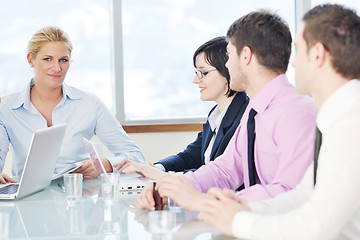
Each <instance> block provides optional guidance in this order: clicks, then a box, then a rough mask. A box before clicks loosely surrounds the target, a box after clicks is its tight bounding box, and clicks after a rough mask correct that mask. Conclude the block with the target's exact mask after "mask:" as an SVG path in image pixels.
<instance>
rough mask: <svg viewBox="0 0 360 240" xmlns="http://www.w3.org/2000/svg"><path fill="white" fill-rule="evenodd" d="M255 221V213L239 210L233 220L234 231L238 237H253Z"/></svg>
mask: <svg viewBox="0 0 360 240" xmlns="http://www.w3.org/2000/svg"><path fill="white" fill-rule="evenodd" d="M254 223H255V218H254V214H253V213H251V212H246V211H242V212H238V213H237V214H235V217H234V220H233V222H232V233H233V235H234V236H235V237H237V238H245V239H248V238H251V236H252V229H253V226H254Z"/></svg>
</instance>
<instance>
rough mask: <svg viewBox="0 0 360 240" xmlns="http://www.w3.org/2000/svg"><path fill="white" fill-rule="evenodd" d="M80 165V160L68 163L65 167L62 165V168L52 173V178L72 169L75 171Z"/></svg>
mask: <svg viewBox="0 0 360 240" xmlns="http://www.w3.org/2000/svg"><path fill="white" fill-rule="evenodd" d="M82 165H83V163H82V162H80V161H79V162H75V163H72V164H69V165H67V166H66V167H64V168H63V169H61V170H60V171H59V172H58V173H54V175H53V177H52V180H55V179H57V178H59V177H61V176H62V175H64V174H66V173H70V172H72V171H75V170H76V169H78V168H79V167H81V166H82Z"/></svg>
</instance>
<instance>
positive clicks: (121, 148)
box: [0, 80, 144, 176]
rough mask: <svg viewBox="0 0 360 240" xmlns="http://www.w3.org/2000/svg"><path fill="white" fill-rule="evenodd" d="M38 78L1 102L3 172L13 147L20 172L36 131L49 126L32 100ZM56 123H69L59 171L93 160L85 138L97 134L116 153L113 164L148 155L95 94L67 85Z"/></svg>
mask: <svg viewBox="0 0 360 240" xmlns="http://www.w3.org/2000/svg"><path fill="white" fill-rule="evenodd" d="M33 85H34V81H33V80H32V81H30V83H29V85H28V86H27V87H26V88H25V89H24V90H23V91H22V92H19V93H16V94H12V95H9V96H6V97H2V99H1V104H0V172H1V171H2V170H3V167H4V163H5V158H6V155H7V153H8V151H9V145H10V143H11V146H12V174H13V176H17V175H20V174H21V172H22V170H23V167H24V163H25V159H26V155H27V152H28V148H29V146H30V141H31V137H32V134H33V132H34V131H35V130H37V129H41V128H46V127H47V122H46V119H45V118H44V117H43V116H42V115H41V114H40V112H39V111H38V110H37V109H36V108H35V107H34V105H33V104H32V103H31V102H30V89H31V87H32V86H33ZM52 123H53V125H57V124H61V123H67V128H66V132H65V137H64V141H63V144H62V147H61V150H60V154H59V157H58V161H57V164H56V169H55V172H57V171H58V170H60V169H62V168H63V167H65V166H66V165H67V164H70V163H74V162H78V161H82V160H86V159H89V154H88V152H87V151H86V149H85V145H84V143H83V140H82V138H86V139H91V138H92V137H93V136H94V133H96V135H97V136H98V137H99V139H100V140H101V142H102V143H104V144H105V145H106V147H107V148H108V149H109V150H110V151H111V152H112V153H113V154H114V156H115V157H111V158H108V160H109V161H110V163H111V164H115V163H117V162H119V161H121V160H123V159H129V160H133V161H137V162H144V156H143V154H142V153H141V151H140V149H139V148H138V147H137V146H136V145H135V143H134V142H133V141H132V140H131V139H130V138H129V136H128V135H127V134H126V132H125V131H124V129H123V128H122V126H121V124H120V123H119V122H118V121H117V120H116V118H115V116H114V115H113V114H112V113H111V112H110V110H109V109H108V108H107V107H106V106H105V105H104V104H103V103H102V102H101V100H100V99H99V98H98V97H96V96H95V94H90V93H86V92H83V91H80V90H78V89H76V88H74V87H70V86H68V85H66V84H63V98H62V100H61V101H60V102H59V104H58V105H57V106H56V107H55V109H54V110H53V113H52Z"/></svg>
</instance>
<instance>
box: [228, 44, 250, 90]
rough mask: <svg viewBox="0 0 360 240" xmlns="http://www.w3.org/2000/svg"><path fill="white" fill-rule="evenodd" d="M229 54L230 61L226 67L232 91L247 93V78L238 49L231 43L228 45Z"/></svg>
mask: <svg viewBox="0 0 360 240" xmlns="http://www.w3.org/2000/svg"><path fill="white" fill-rule="evenodd" d="M227 52H228V55H229V59H228V61H227V62H226V64H225V66H226V67H227V68H228V69H229V74H230V89H232V90H234V91H238V92H241V91H246V86H247V84H246V81H247V77H246V75H245V74H244V71H243V69H242V66H241V61H240V56H239V55H238V54H237V50H236V47H235V45H234V44H232V43H231V41H229V43H228V45H227Z"/></svg>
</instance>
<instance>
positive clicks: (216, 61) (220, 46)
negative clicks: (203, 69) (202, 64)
mask: <svg viewBox="0 0 360 240" xmlns="http://www.w3.org/2000/svg"><path fill="white" fill-rule="evenodd" d="M227 44H228V43H227V41H226V38H225V37H224V36H220V37H216V38H213V39H211V40H209V41H207V42H206V43H204V44H202V45H201V46H200V47H199V48H198V49H196V51H195V53H194V55H193V64H194V67H195V68H196V57H197V56H198V55H199V54H200V53H204V54H205V60H206V62H207V63H208V64H210V65H211V66H213V67H215V68H216V70H218V72H219V73H220V74H221V75H222V76H223V77H225V78H226V81H227V89H228V90H227V92H226V95H227V96H228V97H231V96H233V95H234V94H235V93H236V91H234V90H231V89H230V74H229V70H228V69H227V67H226V66H225V64H226V62H227V60H228V59H229V57H228V55H227V51H226V47H227Z"/></svg>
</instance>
